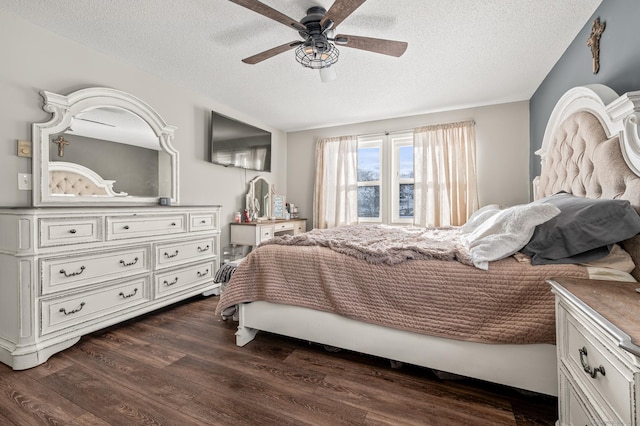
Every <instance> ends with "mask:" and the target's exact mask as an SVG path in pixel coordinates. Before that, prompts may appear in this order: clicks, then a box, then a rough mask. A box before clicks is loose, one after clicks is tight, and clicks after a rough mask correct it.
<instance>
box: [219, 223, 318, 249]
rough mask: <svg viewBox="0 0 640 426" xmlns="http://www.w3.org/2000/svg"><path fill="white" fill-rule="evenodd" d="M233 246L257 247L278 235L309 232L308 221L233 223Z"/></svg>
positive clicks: (231, 225) (231, 241)
mask: <svg viewBox="0 0 640 426" xmlns="http://www.w3.org/2000/svg"><path fill="white" fill-rule="evenodd" d="M230 228H231V240H230V243H231V244H238V245H246V246H253V247H255V246H257V245H258V244H260V243H261V242H263V241H266V240H269V239H271V238H273V237H275V236H278V235H285V234H289V235H297V234H300V233H303V232H306V231H307V220H306V219H291V220H280V219H278V220H265V221H262V222H249V223H246V222H242V223H231V224H230Z"/></svg>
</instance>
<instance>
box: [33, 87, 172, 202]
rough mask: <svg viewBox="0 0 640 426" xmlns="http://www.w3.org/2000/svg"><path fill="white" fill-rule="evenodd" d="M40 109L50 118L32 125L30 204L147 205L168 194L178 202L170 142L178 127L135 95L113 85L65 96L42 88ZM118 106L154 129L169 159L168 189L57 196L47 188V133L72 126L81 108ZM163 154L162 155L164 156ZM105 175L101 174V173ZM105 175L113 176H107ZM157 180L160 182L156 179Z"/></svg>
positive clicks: (166, 184) (48, 139)
mask: <svg viewBox="0 0 640 426" xmlns="http://www.w3.org/2000/svg"><path fill="white" fill-rule="evenodd" d="M41 94H42V97H43V98H44V106H43V109H44V110H45V111H47V112H50V113H52V114H53V116H52V117H51V119H50V120H49V121H47V122H43V123H34V124H33V126H32V138H33V159H32V161H33V168H32V172H33V205H34V206H36V207H38V206H70V205H81V206H86V205H147V204H157V203H158V198H159V197H170V198H171V202H172V204H178V203H179V186H178V175H179V173H178V152H177V151H176V150H175V149H174V148H173V147H172V146H171V140H172V139H173V136H174V132H175V131H176V129H177V127H175V126H171V125H168V124H167V123H166V122H165V121H164V120H163V119H162V117H161V116H160V115H159V114H158V113H157V112H156V111H155V110H154V109H153V108H151V107H150V106H149V105H148V104H146V103H145V102H143V101H142V100H140V99H138V98H137V97H135V96H133V95H131V94H129V93H126V92H122V91H120V90H116V89H110V88H104V87H93V88H87V89H81V90H78V91H76V92H73V93H71V94H69V95H68V96H64V95H59V94H56V93H52V92H47V91H43V92H42V93H41ZM101 107H103V108H120V109H122V110H126V111H128V112H131V113H133V114H135V115H137V116H138V117H139V118H141V119H142V120H143V121H144V122H146V123H147V124H148V125H149V127H150V128H151V129H152V130H153V132H154V133H155V135H156V136H157V137H158V150H159V151H160V152H161V153H164V154H165V155H166V157H168V159H169V169H170V170H163V173H165V174H166V178H165V180H167V181H168V182H166V183H165V186H168V189H166V190H164V191H162V192H160V193H159V197H150V196H135V195H127V196H116V197H90V196H88V197H60V196H55V195H52V194H51V193H50V191H49V157H50V153H49V150H50V145H51V141H50V137H51V135H55V134H57V133H61V132H64V131H65V130H66V129H68V128H69V127H70V126H71V123H72V120H73V117H74V116H76V115H77V114H80V113H82V112H86V111H91V110H94V109H97V108H101ZM166 157H165V158H166ZM103 177H104V176H103ZM106 178H113V177H111V176H107V177H106ZM159 184H160V182H159Z"/></svg>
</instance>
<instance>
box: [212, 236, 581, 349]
mask: <svg viewBox="0 0 640 426" xmlns="http://www.w3.org/2000/svg"><path fill="white" fill-rule="evenodd" d="M553 277H575V278H588V276H587V271H586V268H584V267H581V266H576V265H541V266H531V265H530V264H528V263H522V262H518V261H516V260H515V259H514V258H513V257H509V258H506V259H503V260H500V261H497V262H492V263H491V266H490V268H489V270H488V271H483V270H480V269H477V268H475V267H473V266H468V265H464V264H462V263H460V262H456V261H444V260H409V261H406V262H403V263H399V264H396V265H389V264H385V263H381V264H372V263H369V262H366V261H364V260H360V259H356V258H355V257H352V256H349V255H346V254H342V253H337V252H335V251H332V250H331V249H328V248H325V247H318V246H304V247H301V246H286V245H264V246H261V247H259V248H258V249H256V250H254V251H253V252H252V253H251V254H250V255H249V256H248V257H247V258H246V259H245V260H244V261H243V262H242V263H241V264H240V266H239V267H238V269H237V271H236V272H235V274H234V275H233V277H232V279H231V281H230V282H229V283H228V285H227V286H226V288H225V290H224V292H223V294H222V296H221V298H220V302H219V303H218V307H217V313H218V314H219V313H220V312H221V311H222V310H223V309H225V308H227V307H229V306H233V305H235V304H239V303H244V302H252V301H258V300H261V301H267V302H273V303H279V304H286V305H295V306H301V307H305V308H311V309H315V310H320V311H326V312H333V313H336V314H338V315H342V316H344V317H348V318H351V319H354V320H359V321H364V322H368V323H373V324H378V325H383V326H387V327H393V328H397V329H401V330H407V331H412V332H418V333H422V334H428V335H432V336H440V337H445V338H452V339H459V340H467V341H472V342H481V343H517V344H525V343H555V306H554V297H553V294H552V293H551V291H550V287H549V285H548V284H546V282H545V280H546V279H549V278H553ZM286 320H287V319H286V318H283V321H286Z"/></svg>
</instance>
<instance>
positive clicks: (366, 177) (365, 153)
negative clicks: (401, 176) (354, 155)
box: [358, 147, 380, 182]
mask: <svg viewBox="0 0 640 426" xmlns="http://www.w3.org/2000/svg"><path fill="white" fill-rule="evenodd" d="M372 180H380V148H379V147H374V148H358V182H370V181H372Z"/></svg>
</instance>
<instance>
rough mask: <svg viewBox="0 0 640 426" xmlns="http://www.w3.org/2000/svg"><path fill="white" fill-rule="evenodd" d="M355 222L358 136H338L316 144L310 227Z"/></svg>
mask: <svg viewBox="0 0 640 426" xmlns="http://www.w3.org/2000/svg"><path fill="white" fill-rule="evenodd" d="M355 223H358V138H357V137H356V136H342V137H338V138H327V139H320V140H318V142H317V143H316V179H315V188H314V200H313V227H314V228H332V227H335V226H342V225H352V224H355Z"/></svg>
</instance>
